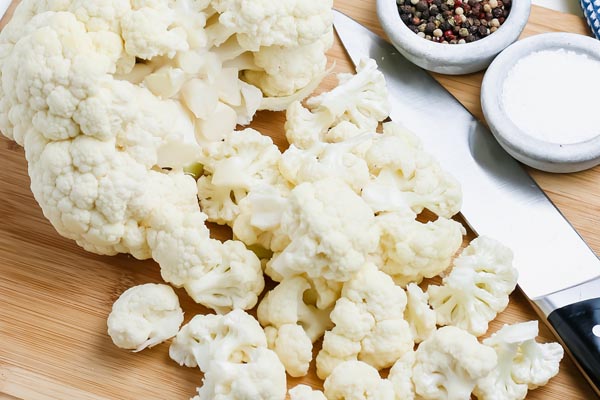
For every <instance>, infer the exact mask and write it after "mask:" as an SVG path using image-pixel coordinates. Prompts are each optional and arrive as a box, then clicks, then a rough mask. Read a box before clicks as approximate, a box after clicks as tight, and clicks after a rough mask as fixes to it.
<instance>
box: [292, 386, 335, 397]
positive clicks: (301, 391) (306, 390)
mask: <svg viewBox="0 0 600 400" xmlns="http://www.w3.org/2000/svg"><path fill="white" fill-rule="evenodd" d="M288 393H289V395H290V400H327V398H326V397H325V395H324V394H323V392H321V391H320V390H313V389H312V388H311V387H310V386H307V385H296V386H294V387H293V388H291V389H290V390H289V392H288Z"/></svg>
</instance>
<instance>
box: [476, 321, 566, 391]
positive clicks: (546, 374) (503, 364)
mask: <svg viewBox="0 0 600 400" xmlns="http://www.w3.org/2000/svg"><path fill="white" fill-rule="evenodd" d="M537 335H538V322H537V321H529V322H523V323H518V324H514V325H504V326H503V327H502V329H500V330H499V331H498V332H496V333H494V334H493V335H492V336H490V337H489V338H487V339H485V340H484V341H483V344H485V345H487V346H491V347H492V348H493V349H494V350H496V354H497V355H498V367H497V368H495V369H494V370H493V371H492V372H490V374H488V375H487V376H485V377H483V378H481V379H480V380H479V381H478V382H477V387H476V388H475V391H474V394H475V396H477V398H478V399H482V400H484V399H496V398H502V399H509V400H522V399H524V398H525V396H526V395H527V390H528V389H535V388H537V387H539V386H543V385H545V384H546V383H548V380H549V379H550V378H552V377H553V376H555V375H556V374H557V373H558V368H559V364H560V360H561V359H562V357H563V354H564V351H563V348H562V346H561V345H560V344H558V343H546V344H541V343H537V342H536V341H535V338H536V337H537Z"/></svg>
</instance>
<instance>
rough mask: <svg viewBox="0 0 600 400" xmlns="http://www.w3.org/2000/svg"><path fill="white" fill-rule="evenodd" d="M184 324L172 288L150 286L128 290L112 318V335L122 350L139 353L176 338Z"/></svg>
mask: <svg viewBox="0 0 600 400" xmlns="http://www.w3.org/2000/svg"><path fill="white" fill-rule="evenodd" d="M182 322H183V311H182V310H181V307H179V299H178V298H177V295H176V294H175V292H174V291H173V289H172V288H171V287H170V286H168V285H161V284H155V283H147V284H145V285H139V286H134V287H132V288H129V289H127V290H126V291H124V292H123V293H122V294H121V296H119V298H118V299H117V301H115V302H114V304H113V306H112V311H111V312H110V314H109V315H108V321H107V325H108V334H109V335H110V337H111V339H112V341H113V343H114V344H115V345H117V346H118V347H120V348H123V349H130V350H135V351H141V350H144V349H145V348H146V347H153V346H155V345H157V344H159V343H162V342H164V341H165V340H167V339H169V338H172V337H173V336H175V335H176V334H177V331H179V326H180V325H181V323H182Z"/></svg>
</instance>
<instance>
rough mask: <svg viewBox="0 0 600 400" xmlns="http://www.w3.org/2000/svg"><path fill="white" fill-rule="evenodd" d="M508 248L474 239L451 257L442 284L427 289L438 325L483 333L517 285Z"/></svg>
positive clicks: (515, 272) (487, 239)
mask: <svg viewBox="0 0 600 400" xmlns="http://www.w3.org/2000/svg"><path fill="white" fill-rule="evenodd" d="M512 258H513V255H512V252H511V251H510V249H508V248H507V247H505V246H503V245H502V244H500V243H499V242H497V241H495V240H493V239H490V238H487V237H479V238H476V239H474V240H473V241H472V242H471V243H470V244H469V246H468V247H467V248H465V249H464V250H463V252H462V253H461V255H460V256H459V257H458V258H457V259H456V260H455V261H454V268H452V271H451V272H450V274H449V275H448V276H446V277H445V278H444V279H443V280H442V286H437V285H431V286H429V288H428V289H427V293H428V294H429V303H430V304H431V306H432V308H433V309H434V310H435V312H436V315H437V323H438V325H453V326H457V327H459V328H462V329H465V330H467V331H469V332H470V333H472V334H473V335H475V336H481V335H483V334H484V333H485V332H486V331H487V329H488V323H489V322H490V321H491V320H493V319H494V318H496V315H497V314H498V313H499V312H501V311H503V310H504V309H505V308H506V306H507V305H508V295H509V294H510V293H511V292H512V291H513V290H514V289H515V287H516V285H517V275H518V273H517V270H516V269H515V268H514V267H513V265H512Z"/></svg>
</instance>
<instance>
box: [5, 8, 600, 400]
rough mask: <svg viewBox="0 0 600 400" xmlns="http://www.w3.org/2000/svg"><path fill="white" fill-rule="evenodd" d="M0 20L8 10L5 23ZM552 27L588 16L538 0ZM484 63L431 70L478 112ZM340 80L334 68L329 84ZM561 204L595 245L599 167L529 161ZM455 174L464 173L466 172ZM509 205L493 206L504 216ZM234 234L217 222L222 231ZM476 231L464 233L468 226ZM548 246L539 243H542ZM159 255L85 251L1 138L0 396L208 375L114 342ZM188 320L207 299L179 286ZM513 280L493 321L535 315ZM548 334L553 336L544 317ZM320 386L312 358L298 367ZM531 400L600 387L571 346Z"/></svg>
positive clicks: (19, 153)
mask: <svg viewBox="0 0 600 400" xmlns="http://www.w3.org/2000/svg"><path fill="white" fill-rule="evenodd" d="M335 5H336V7H337V8H339V9H340V10H342V11H345V12H346V13H348V14H349V15H351V16H353V17H354V18H356V19H358V20H359V21H360V22H362V23H364V24H365V25H367V26H368V27H370V28H372V29H373V30H375V31H377V32H381V30H380V27H379V24H378V22H377V19H376V16H375V12H374V0H361V1H351V0H336V1H335ZM3 25H4V21H3V24H2V26H3ZM547 31H571V32H579V33H587V31H586V29H585V25H584V23H583V20H581V19H580V18H578V17H575V16H570V15H566V14H561V13H558V12H554V11H550V10H547V9H543V8H537V7H534V8H533V10H532V14H531V18H530V22H529V25H528V26H527V28H526V31H525V33H524V36H527V35H533V34H537V33H541V32H547ZM329 54H330V56H331V57H330V58H331V61H334V60H335V62H336V70H337V71H350V70H351V67H350V64H349V61H348V59H347V57H346V55H345V53H344V51H343V49H341V47H340V46H339V44H338V43H336V45H335V47H334V48H333V49H332V50H331V51H330V53H329ZM481 78H482V74H472V75H468V76H460V77H445V76H439V75H436V79H438V80H439V81H440V82H441V83H442V84H443V85H444V86H446V87H447V88H448V89H449V90H450V91H451V92H452V93H453V94H454V95H455V96H457V97H458V98H459V99H460V100H461V101H462V102H463V103H464V104H465V106H466V107H467V108H469V110H471V112H473V113H474V114H475V115H476V116H478V117H481V109H480V106H479V85H480V82H481ZM333 84H334V79H333V78H332V77H329V78H327V80H326V82H324V84H323V85H322V88H327V87H331V85H333ZM253 127H255V128H257V129H259V130H261V131H262V132H264V133H266V134H269V135H271V136H272V137H273V138H274V140H275V142H276V143H277V144H278V145H280V146H281V147H282V148H285V147H286V143H285V139H284V136H283V115H281V114H276V113H261V114H260V115H259V116H258V117H257V118H256V121H255V122H254V123H253ZM532 174H533V176H534V177H535V179H536V181H537V182H538V183H539V184H540V185H541V186H542V188H544V190H545V191H546V193H548V195H549V196H550V198H551V199H552V200H553V201H554V202H555V203H556V205H557V206H558V207H559V208H560V210H561V211H562V212H563V213H564V215H565V216H566V217H567V218H568V219H569V220H570V221H571V223H572V224H573V225H574V226H575V227H576V229H577V230H578V231H579V232H580V233H581V235H582V236H583V237H584V238H585V239H586V240H587V242H588V243H589V244H590V245H591V246H592V248H593V249H594V250H595V251H596V253H598V251H599V250H600V232H599V231H598V229H597V226H598V216H599V215H600V190H598V182H599V181H600V169H598V168H596V169H593V170H589V171H586V172H582V173H578V174H571V175H552V174H545V173H541V172H537V171H532ZM459 178H460V177H459ZM503 212H504V211H503V210H497V213H498V218H502V214H503ZM224 235H227V233H226V232H224V231H222V230H221V231H219V236H220V237H223V236H224ZM471 237H472V235H469V238H471ZM540 251H543V249H540ZM160 281H161V279H160V275H159V270H158V265H157V264H155V263H154V262H152V261H144V262H141V261H136V260H134V259H133V258H131V257H129V256H126V255H120V256H116V257H103V256H97V255H94V254H91V253H87V252H85V251H84V250H82V249H81V248H79V247H78V246H77V245H76V244H75V243H74V242H72V241H70V240H67V239H64V238H62V237H60V236H59V235H58V234H57V233H56V232H55V231H54V229H53V228H52V227H51V226H50V224H49V223H48V222H47V221H46V219H45V218H44V217H43V215H42V212H41V210H40V208H39V206H38V205H37V204H36V202H35V200H34V199H33V196H32V194H31V192H30V190H29V177H28V175H27V168H26V162H25V159H24V154H23V150H22V149H21V148H20V147H19V146H17V145H16V144H14V143H12V142H10V141H8V140H6V139H4V138H2V139H0V398H8V399H140V398H141V399H170V400H174V399H186V398H189V397H191V396H192V395H193V394H194V393H195V390H196V387H197V386H199V385H201V379H202V375H201V373H200V372H199V370H197V369H186V368H182V367H179V366H177V365H176V364H175V363H174V362H173V361H171V360H170V359H169V358H168V344H166V343H165V344H162V345H159V346H157V347H155V348H153V349H149V350H144V351H143V352H141V353H137V354H134V353H130V352H127V351H123V350H120V349H118V348H116V347H115V346H114V345H113V344H112V342H111V340H110V338H109V337H108V335H107V334H106V317H107V315H108V313H109V311H110V307H111V305H112V303H113V302H114V301H115V300H116V299H117V297H118V296H119V295H120V294H121V293H122V292H123V291H124V290H125V289H127V288H129V287H131V286H134V285H137V284H142V283H147V282H160ZM178 294H179V295H180V299H181V303H182V307H183V309H184V310H185V313H186V321H187V320H189V319H190V318H191V317H192V316H194V315H195V314H197V313H205V312H207V310H206V309H204V308H202V307H200V306H198V305H196V304H194V303H193V302H192V301H191V300H190V299H189V297H188V296H187V295H186V294H185V292H183V291H181V290H179V291H178ZM536 318H537V317H536V314H535V313H534V311H533V310H532V308H531V307H530V305H529V303H528V302H527V300H526V299H525V297H524V296H523V295H522V294H521V293H520V292H519V291H518V290H517V291H516V292H515V293H514V294H513V295H512V296H511V303H510V305H509V307H508V309H507V310H506V311H504V312H503V313H502V314H501V315H500V316H499V317H498V318H497V319H496V320H495V321H494V322H493V323H492V324H491V331H494V330H496V329H498V328H499V327H501V326H502V325H503V324H505V323H515V322H520V321H527V320H531V319H536ZM540 336H541V338H542V340H543V341H549V340H555V339H554V338H553V336H552V334H551V333H550V332H549V331H548V329H547V328H546V327H545V326H541V329H540ZM299 382H303V383H307V384H309V385H311V386H314V387H317V388H318V387H321V384H322V383H321V382H320V381H319V380H318V379H317V378H316V376H315V373H314V365H313V368H311V371H310V374H309V375H308V376H307V377H304V378H302V379H289V380H288V383H289V385H290V386H292V385H295V384H297V383H299ZM527 398H528V399H531V400H554V399H556V400H558V399H560V400H590V399H595V398H597V397H596V396H595V394H594V393H593V392H592V390H591V389H590V387H589V386H588V384H587V382H586V381H585V380H584V379H583V378H582V377H581V375H580V373H579V372H578V370H577V369H576V368H575V366H574V365H573V363H572V362H571V361H570V360H569V359H568V358H565V359H564V360H563V362H562V364H561V371H560V373H559V375H558V376H557V377H555V378H554V379H553V380H552V381H551V382H550V383H549V384H548V385H547V386H545V387H543V388H540V389H537V390H534V391H531V392H530V393H529V394H528V397H527Z"/></svg>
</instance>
